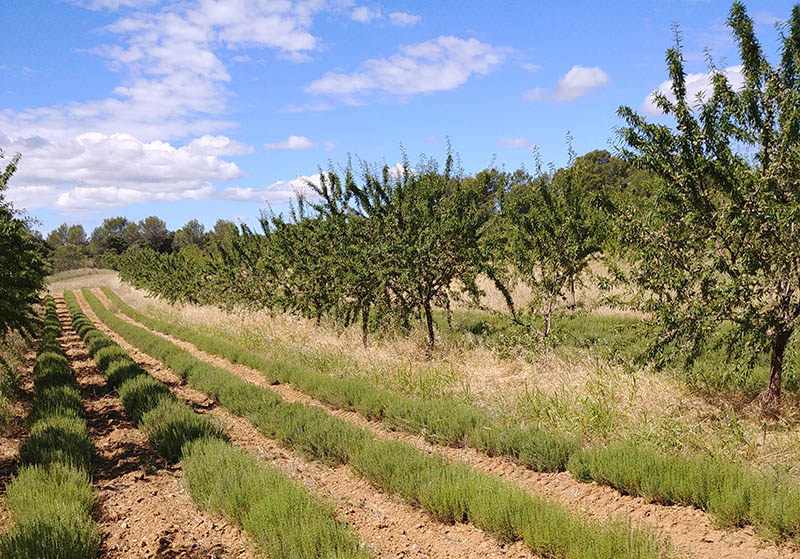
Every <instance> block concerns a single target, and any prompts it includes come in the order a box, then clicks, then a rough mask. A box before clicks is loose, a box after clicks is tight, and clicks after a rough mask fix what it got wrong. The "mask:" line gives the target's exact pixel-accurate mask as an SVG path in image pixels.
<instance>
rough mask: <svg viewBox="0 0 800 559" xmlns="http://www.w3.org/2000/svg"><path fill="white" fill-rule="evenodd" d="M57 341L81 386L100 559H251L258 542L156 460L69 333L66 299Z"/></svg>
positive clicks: (76, 338)
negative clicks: (91, 448)
mask: <svg viewBox="0 0 800 559" xmlns="http://www.w3.org/2000/svg"><path fill="white" fill-rule="evenodd" d="M56 310H57V312H58V316H59V319H60V321H61V327H62V329H63V335H62V336H61V337H60V338H59V343H60V344H61V346H62V349H63V350H64V353H65V354H66V355H67V358H68V359H69V361H70V365H72V367H73V369H74V370H75V374H76V376H77V378H78V383H79V384H80V387H81V391H82V393H83V394H82V395H83V400H84V405H85V407H86V418H87V422H88V425H89V431H90V433H91V435H92V439H93V440H94V443H95V445H96V457H95V462H94V464H93V472H92V474H93V481H94V486H95V489H96V500H97V508H96V514H95V520H96V521H97V523H98V526H99V528H100V532H101V537H102V544H101V548H100V554H99V557H100V558H109V559H111V558H118V557H153V558H156V557H157V558H164V559H167V558H169V559H178V558H187V559H188V558H195V557H217V558H220V559H222V558H226V559H233V558H237V559H253V558H254V557H257V552H256V546H255V543H254V542H252V541H251V540H250V539H249V538H248V537H247V536H246V535H245V534H243V533H240V532H239V530H238V529H237V528H236V527H235V526H233V525H231V524H230V523H228V522H226V521H225V520H223V519H221V518H216V517H212V516H207V515H205V514H204V513H203V512H202V511H200V509H198V508H197V506H196V505H195V504H194V503H193V502H192V500H191V498H190V497H189V495H188V494H187V493H186V490H185V489H184V488H183V486H182V483H181V468H180V465H174V466H173V465H169V464H167V463H165V462H164V460H162V459H161V458H159V457H158V456H157V454H156V453H155V451H154V450H153V449H152V448H151V447H150V445H149V443H148V441H147V438H146V437H145V435H144V434H143V433H142V432H141V431H139V430H138V429H136V427H135V426H134V425H133V424H132V423H131V421H130V419H128V417H127V416H126V414H125V412H124V410H123V408H122V404H121V402H120V400H119V398H118V397H117V396H116V395H115V394H114V393H113V392H112V391H111V390H110V388H109V387H108V385H107V384H106V382H105V379H104V377H103V375H102V373H101V372H100V371H99V370H98V369H97V366H96V364H95V362H94V360H93V359H92V358H91V357H90V356H89V354H88V352H87V350H86V347H85V346H84V344H83V342H82V341H81V339H80V337H79V336H78V335H77V333H76V332H75V330H74V329H73V328H72V323H71V321H70V317H69V312H68V311H67V308H66V305H65V304H64V300H63V299H61V298H57V299H56Z"/></svg>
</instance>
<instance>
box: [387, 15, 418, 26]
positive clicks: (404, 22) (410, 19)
mask: <svg viewBox="0 0 800 559" xmlns="http://www.w3.org/2000/svg"><path fill="white" fill-rule="evenodd" d="M421 19H422V17H421V16H418V15H415V14H408V13H406V12H392V13H390V14H389V23H391V24H392V25H395V26H397V27H410V26H412V25H416V24H418V23H419V21H420V20H421Z"/></svg>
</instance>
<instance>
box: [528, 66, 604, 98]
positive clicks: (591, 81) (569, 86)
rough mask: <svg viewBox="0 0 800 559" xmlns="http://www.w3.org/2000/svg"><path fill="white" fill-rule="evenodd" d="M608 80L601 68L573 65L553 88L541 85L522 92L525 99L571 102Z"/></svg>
mask: <svg viewBox="0 0 800 559" xmlns="http://www.w3.org/2000/svg"><path fill="white" fill-rule="evenodd" d="M609 81H610V79H609V77H608V74H606V73H605V72H604V71H603V70H602V69H601V68H598V67H594V68H587V67H585V66H577V65H575V66H573V67H572V68H570V70H569V72H567V73H566V74H565V75H564V76H562V77H561V78H560V79H559V80H558V83H557V84H556V87H555V88H554V89H552V90H551V89H547V88H542V87H537V88H534V89H530V90H528V91H526V92H525V93H524V94H523V98H524V99H525V100H526V101H537V102H538V101H555V102H557V103H572V102H573V101H577V100H578V99H580V98H581V97H584V96H585V95H587V94H589V93H590V92H591V91H593V90H595V89H597V88H598V87H601V86H604V85H606V84H607V83H608V82H609Z"/></svg>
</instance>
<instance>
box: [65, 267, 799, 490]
mask: <svg viewBox="0 0 800 559" xmlns="http://www.w3.org/2000/svg"><path fill="white" fill-rule="evenodd" d="M86 280H87V281H82V280H81V279H79V278H74V279H70V280H66V281H69V282H74V283H75V284H77V285H93V286H94V285H100V284H102V285H108V286H110V287H111V288H112V289H114V290H115V291H117V293H118V294H119V295H120V296H121V297H122V298H123V299H124V300H125V301H126V302H127V303H128V304H130V305H131V306H133V307H135V308H137V309H138V310H140V311H142V312H145V313H149V314H154V315H161V316H166V317H169V318H171V319H173V320H175V319H177V320H179V321H181V322H184V323H187V324H190V325H193V326H196V327H200V328H202V329H204V330H206V331H207V332H211V333H215V334H218V335H224V336H227V337H231V338H233V339H235V340H236V341H238V342H240V343H242V344H244V345H246V346H248V347H250V348H252V349H255V350H258V349H263V350H270V351H274V350H276V348H277V349H278V350H280V349H285V350H289V351H292V352H295V353H297V352H300V353H302V354H303V355H304V356H307V357H308V358H310V359H312V360H315V361H317V362H324V363H333V366H332V367H331V368H330V372H331V373H332V374H336V375H337V376H361V377H369V378H371V379H372V380H374V381H375V382H377V383H379V384H381V385H383V386H386V387H389V388H392V389H396V390H401V391H403V392H406V393H409V394H413V395H416V396H421V397H432V396H437V395H442V394H449V395H455V396H457V397H460V398H465V399H469V400H471V401H474V402H476V403H477V404H480V405H482V406H486V407H488V408H489V409H492V410H494V411H495V412H496V413H497V414H500V415H502V416H504V417H507V418H509V419H510V420H513V421H517V422H523V423H534V422H536V423H540V424H542V425H546V426H549V427H552V428H554V429H558V430H561V431H567V432H574V433H579V434H581V435H582V436H584V437H585V438H587V439H588V440H596V441H613V440H619V439H633V440H635V441H639V442H641V443H642V444H648V445H652V446H656V447H659V448H663V449H665V450H670V451H679V452H706V453H709V454H724V455H726V456H734V457H738V458H740V459H741V460H743V461H747V462H748V463H751V464H754V465H757V466H761V467H765V468H768V467H777V468H780V469H782V470H785V471H788V472H789V473H790V474H792V475H793V476H795V477H797V478H798V479H800V444H798V443H800V434H799V433H798V431H797V427H798V425H800V412H795V411H794V410H800V404H798V401H797V398H796V397H793V396H790V395H787V398H786V401H785V407H786V412H785V413H784V414H783V416H782V417H781V418H780V419H779V420H772V421H768V420H764V419H763V418H762V417H761V415H760V414H759V413H758V412H757V411H756V410H754V409H751V408H749V407H748V406H746V405H744V404H743V402H741V401H737V400H736V398H735V397H724V396H720V395H707V394H700V393H698V392H693V391H692V390H690V389H689V388H688V387H686V386H685V385H684V384H682V383H681V382H680V381H679V380H678V379H675V378H672V377H670V376H668V375H665V374H661V373H656V372H653V371H651V370H648V369H642V368H640V369H635V370H632V369H631V368H630V367H623V366H621V365H617V364H613V363H609V362H608V361H606V360H604V359H603V358H601V357H599V356H597V355H594V354H592V353H590V352H589V351H577V350H576V351H575V352H571V353H570V355H569V356H566V357H565V356H562V355H557V354H556V353H555V352H554V351H551V350H547V349H543V350H540V351H539V352H537V353H535V354H531V353H527V354H525V355H518V356H511V357H508V358H501V357H500V356H498V355H497V354H496V353H495V352H494V351H492V350H490V349H488V348H486V347H483V346H480V345H477V346H476V347H470V348H464V347H459V346H458V345H456V344H455V342H453V341H451V340H450V341H448V340H445V342H444V343H442V344H441V345H440V346H438V348H437V349H436V351H435V352H434V354H433V356H432V357H430V358H428V357H427V356H426V343H425V335H424V332H423V331H422V330H421V329H420V330H418V331H415V332H413V333H412V335H411V336H410V337H408V338H403V337H388V338H384V339H381V340H377V341H376V340H373V341H371V342H370V345H369V346H368V347H366V348H364V347H363V346H362V344H361V337H360V332H359V331H358V329H357V328H355V327H354V328H351V329H345V330H342V329H340V328H335V327H332V326H329V325H325V324H323V325H322V326H317V325H316V324H315V323H314V321H313V320H305V319H302V318H298V317H295V316H290V315H277V316H273V315H270V313H268V312H266V311H257V312H252V311H241V310H239V311H230V312H229V311H225V310H222V309H219V308H216V307H211V306H195V305H179V306H173V305H170V304H168V303H166V302H164V301H161V300H158V299H153V298H152V297H150V296H148V295H147V294H145V293H144V292H142V291H139V290H136V289H133V288H131V287H129V286H127V285H122V284H120V282H119V281H118V279H117V278H116V275H114V274H94V275H91V276H88V277H87V278H86ZM600 312H602V311H600Z"/></svg>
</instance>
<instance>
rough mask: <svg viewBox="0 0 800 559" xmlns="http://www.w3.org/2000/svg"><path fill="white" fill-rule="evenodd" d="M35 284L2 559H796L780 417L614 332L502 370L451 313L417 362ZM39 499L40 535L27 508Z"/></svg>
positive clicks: (295, 321) (335, 337)
mask: <svg viewBox="0 0 800 559" xmlns="http://www.w3.org/2000/svg"><path fill="white" fill-rule="evenodd" d="M49 291H50V293H51V294H52V296H53V299H48V302H47V304H46V309H47V313H48V314H47V322H45V330H44V332H45V336H44V338H43V339H44V341H42V342H40V343H39V344H38V346H37V345H36V344H34V346H33V347H31V348H29V349H28V350H27V353H26V352H25V350H24V348H23V349H20V348H18V351H17V353H18V354H19V359H18V362H16V363H15V368H16V369H17V370H19V371H20V378H19V379H18V384H19V386H20V391H19V393H18V394H17V395H16V396H15V397H13V398H12V399H11V400H10V401H11V402H12V403H11V404H9V405H8V406H7V410H8V411H7V412H6V414H8V415H9V416H10V418H11V419H12V420H11V421H9V422H8V424H9V425H14V424H18V425H21V426H23V427H22V428H20V429H10V428H7V429H6V430H5V437H4V438H3V439H2V449H3V456H4V458H3V470H2V472H3V475H4V479H5V480H9V479H11V480H13V481H12V482H11V483H10V484H9V485H8V486H7V490H6V493H5V495H4V500H3V506H2V509H0V513H1V514H2V517H0V518H3V519H9V520H8V522H7V523H6V521H5V520H4V525H5V524H8V525H9V526H10V527H11V528H10V529H9V530H6V531H4V534H3V536H2V540H1V541H2V544H1V545H2V546H3V547H2V549H4V550H11V551H6V553H10V554H11V555H10V556H15V555H14V553H22V551H20V550H21V549H27V548H26V546H31V545H34V543H35V540H36V534H42V533H45V532H46V533H48V534H50V535H51V537H52V538H53V542H55V543H52V544H51V545H54V546H55V545H61V546H72V547H69V548H68V549H71V550H72V551H69V553H70V554H71V555H70V556H74V557H96V556H97V557H123V556H124V557H130V556H141V557H206V556H213V557H259V556H262V555H267V556H270V557H328V556H331V557H332V556H335V557H399V556H402V557H483V556H489V557H554V558H562V557H563V558H583V557H593V558H605V557H637V558H650V557H652V558H655V557H701V558H711V557H741V558H749V557H763V558H770V557H776V558H777V557H800V549H798V548H797V545H796V543H795V542H796V541H797V538H798V537H800V485H798V481H797V479H798V477H797V476H798V472H797V470H796V467H793V465H794V466H796V464H798V460H797V455H796V452H797V451H796V447H797V444H796V443H797V437H796V434H795V433H796V426H795V425H794V424H793V422H792V419H791V416H790V415H783V416H781V418H780V420H769V419H764V418H763V416H762V415H761V414H760V413H759V412H758V410H756V409H754V408H751V407H749V406H747V405H743V404H742V402H744V401H746V399H745V398H743V397H742V396H741V391H739V392H737V391H733V390H717V391H713V390H710V389H708V388H705V389H699V388H698V387H697V386H694V385H691V383H687V382H686V380H685V379H684V378H681V377H680V376H678V375H676V374H675V373H674V372H672V371H669V370H659V371H656V370H653V369H651V368H648V367H635V366H633V365H632V363H631V362H629V361H626V360H625V359H623V358H622V357H621V356H620V355H619V354H615V353H609V351H608V350H607V346H608V345H609V344H607V343H604V342H608V341H609V339H610V338H611V337H613V335H614V334H612V332H613V331H612V330H603V328H604V327H605V326H604V325H607V324H608V321H609V320H614V321H635V320H637V318H636V316H633V315H631V316H626V315H624V314H620V313H616V312H610V311H608V310H604V309H600V310H599V311H598V312H597V313H596V314H595V315H591V314H590V315H586V316H584V318H583V319H581V321H580V322H579V323H576V324H573V325H570V327H569V328H570V330H569V331H570V332H572V333H573V334H574V337H575V338H578V337H583V339H584V340H585V339H588V338H589V337H590V336H592V335H593V336H594V337H595V339H597V340H599V341H598V342H597V343H595V344H586V343H579V342H576V343H572V344H570V343H567V344H563V345H561V346H560V347H559V348H558V349H553V348H549V347H547V346H541V347H539V348H538V349H535V350H529V351H523V350H522V349H521V348H517V350H515V351H513V352H510V353H509V352H502V351H498V350H497V349H496V346H495V345H493V341H492V339H491V336H492V334H491V333H490V334H488V335H487V334H481V333H479V332H478V330H477V329H476V328H474V325H475V324H476V323H481V324H485V325H491V324H492V323H493V322H494V323H496V321H497V320H498V319H497V315H494V314H490V313H487V312H486V311H456V314H455V320H454V321H453V324H452V327H451V328H450V329H448V328H447V326H446V325H445V324H444V323H442V324H441V325H440V326H439V327H438V328H439V330H440V332H442V334H441V335H442V337H443V340H442V342H441V343H440V346H439V347H438V348H437V349H436V351H435V353H434V354H433V355H431V354H430V353H429V352H428V350H427V346H426V343H425V334H424V332H419V335H418V336H417V335H416V334H414V335H412V336H410V337H391V336H387V337H384V338H381V339H378V340H375V341H373V342H372V343H371V344H370V345H369V346H368V347H367V348H364V346H363V345H362V343H361V339H360V333H359V331H358V329H357V328H356V327H353V328H349V329H344V330H343V329H341V327H338V326H336V325H335V324H328V323H326V322H323V323H322V324H319V325H318V324H315V321H313V320H306V319H300V318H296V317H291V316H288V315H270V314H267V313H263V312H252V311H244V310H240V311H235V312H233V311H231V312H228V311H223V310H220V309H217V308H215V307H209V306H205V307H202V306H193V305H180V306H175V305H171V304H168V303H165V302H163V301H160V300H158V299H153V298H151V297H149V296H147V295H146V294H145V293H143V292H141V291H139V290H137V289H134V288H131V287H130V286H128V285H125V284H122V283H120V282H119V280H118V279H117V277H116V274H115V273H113V272H103V273H97V272H92V273H90V274H86V275H78V274H69V275H67V276H66V277H63V276H62V277H56V278H53V280H52V281H51V283H50V284H49ZM518 296H519V295H518ZM522 296H524V294H522ZM583 296H584V297H586V298H589V297H592V294H591V293H587V294H584V295H583ZM482 313H483V314H482ZM593 324H594V328H596V329H597V331H595V332H592V331H591V327H592V325H593ZM6 353H7V354H10V353H11V351H10V349H9V348H6ZM36 355H38V357H37V358H36V359H35V360H34V357H35V356H36ZM51 355H53V356H52V357H51ZM712 359H713V356H712V357H709V360H712ZM51 369H53V370H54V371H55V372H52V371H50V370H51ZM51 377H52V378H53V379H56V380H54V381H51V380H49V379H50V378H51ZM789 398H793V396H792V395H789ZM42 422H44V423H47V426H46V427H47V428H43V427H42V426H41V424H42ZM48 422H49V423H48ZM50 424H52V425H50ZM40 432H46V433H47V436H45V437H41V436H40V437H39V439H40V440H39V442H36V437H35V435H36V434H37V433H40ZM28 433H30V434H28ZM67 440H69V441H70V443H69V444H67V445H66V446H64V444H65V441H67ZM75 441H82V442H79V443H76V442H75ZM59 445H61V446H59ZM32 447H36V448H35V450H30V449H31V448H32ZM59 448H60V450H59ZM80 449H85V450H80ZM53 464H56V465H55V466H53ZM37 468H38V469H37ZM62 470H63V472H64V473H59V472H62ZM15 471H16V476H14V477H13V478H12V477H11V474H12V472H15ZM29 471H30V472H34V473H31V474H27V472H29ZM54 472H56V473H54ZM87 474H88V475H87ZM28 478H31V479H30V480H29V479H28ZM66 478H68V479H69V480H70V481H66ZM65 484H66V485H65ZM69 484H72V485H69ZM73 485H74V488H71V487H72V486H73ZM26 486H30V487H26ZM19 487H21V489H18V488H19ZM55 487H58V488H60V492H61V493H64V497H63V499H64V502H65V504H64V505H63V507H64V510H68V511H83V512H82V513H81V514H82V515H83V516H80V515H78V516H77V518H76V519H75V520H74V522H72V523H69V524H68V525H67V526H64V527H63V530H62V532H57V531H54V530H53V529H52V523H51V524H48V522H50V520H51V519H52V518H51V517H53V516H54V514H53V513H52V512H48V511H50V509H43V508H42V505H38V504H35V505H34V504H31V503H33V502H34V501H31V500H30V499H31V498H32V497H31V496H26V495H36V494H43V493H45V492H48V493H49V492H52V491H54V488H55ZM61 493H59V495H60V494H61ZM20 495H22V496H20ZM25 499H28V500H25ZM70 499H71V500H72V501H70ZM76 500H77V502H73V501H76ZM20 502H22V503H23V505H20ZM60 506H62V505H58V507H60ZM87 513H88V514H87ZM59 514H60V513H59ZM55 516H56V518H59V517H58V516H57V515H55ZM31 542H34V543H31ZM20 556H22V555H20Z"/></svg>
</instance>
